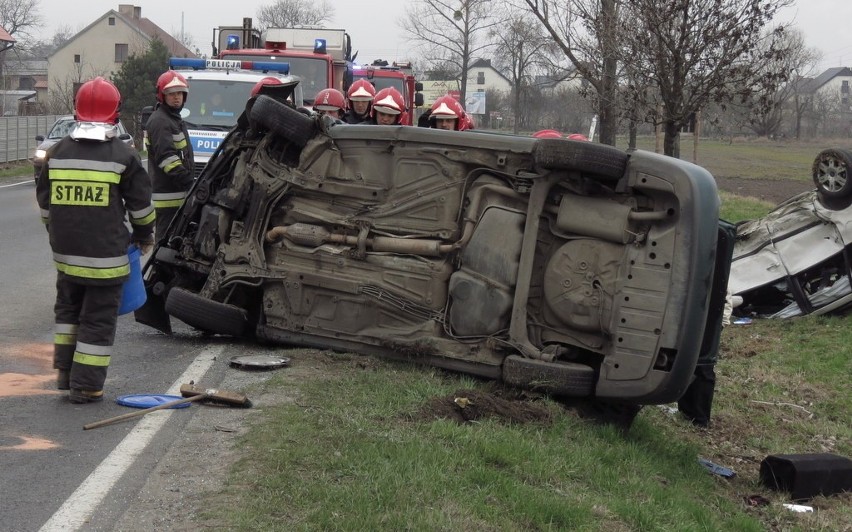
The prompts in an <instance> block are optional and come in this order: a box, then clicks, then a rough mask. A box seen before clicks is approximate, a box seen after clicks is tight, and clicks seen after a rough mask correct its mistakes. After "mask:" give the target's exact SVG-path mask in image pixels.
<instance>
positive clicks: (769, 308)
mask: <svg viewBox="0 0 852 532" xmlns="http://www.w3.org/2000/svg"><path fill="white" fill-rule="evenodd" d="M850 168H852V152H850V151H847V150H841V149H830V150H824V151H822V152H820V153H819V154H818V155H817V156H816V158H815V159H814V164H813V182H814V185H815V187H816V188H815V189H814V190H812V191H809V192H804V193H802V194H798V195H796V196H794V197H792V198H790V199H788V200H786V201H784V202H783V203H781V204H780V205H778V206H777V207H776V208H775V209H773V210H772V211H771V212H770V213H769V214H767V215H766V216H764V217H762V218H759V219H757V220H751V221H748V222H746V223H743V224H740V225H739V226H738V227H737V236H736V241H735V244H734V254H733V259H732V262H731V274H730V279H729V284H728V288H729V290H730V292H731V294H732V295H733V296H736V297H735V298H734V299H735V300H736V301H737V302H738V303H739V304H738V306H737V308H735V309H734V314H735V315H737V316H743V317H760V318H790V317H794V316H802V315H805V314H826V313H829V312H836V311H843V310H845V309H847V308H848V307H849V305H850V304H852V284H850V279H852V207H850V205H852V181H849V179H848V177H849V176H848V173H849V170H850Z"/></svg>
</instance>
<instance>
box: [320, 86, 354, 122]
mask: <svg viewBox="0 0 852 532" xmlns="http://www.w3.org/2000/svg"><path fill="white" fill-rule="evenodd" d="M314 111H316V112H317V113H319V114H320V115H328V116H330V117H332V118H337V119H338V120H339V119H342V118H343V113H345V112H346V97H345V96H343V93H342V92H340V91H339V90H337V89H323V90H321V91H319V92H318V93H317V95H316V96H315V97H314Z"/></svg>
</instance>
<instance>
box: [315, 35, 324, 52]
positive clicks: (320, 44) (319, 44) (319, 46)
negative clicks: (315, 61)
mask: <svg viewBox="0 0 852 532" xmlns="http://www.w3.org/2000/svg"><path fill="white" fill-rule="evenodd" d="M314 53H315V54H324V53H325V39H314Z"/></svg>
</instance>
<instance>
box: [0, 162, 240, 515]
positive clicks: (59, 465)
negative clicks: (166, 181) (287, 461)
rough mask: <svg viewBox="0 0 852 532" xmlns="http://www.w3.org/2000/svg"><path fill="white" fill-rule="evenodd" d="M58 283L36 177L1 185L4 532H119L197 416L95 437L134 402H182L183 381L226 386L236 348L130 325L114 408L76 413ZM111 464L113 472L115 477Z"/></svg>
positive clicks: (154, 418)
mask: <svg viewBox="0 0 852 532" xmlns="http://www.w3.org/2000/svg"><path fill="white" fill-rule="evenodd" d="M55 278H56V272H55V269H54V267H53V264H52V261H51V255H50V249H49V245H48V239H47V233H46V231H45V230H44V227H43V226H42V224H41V221H40V219H39V211H38V207H37V205H36V202H35V189H34V185H33V183H32V178H31V177H30V176H26V177H22V178H21V180H20V183H17V184H16V183H15V182H10V181H8V180H6V181H4V182H3V183H0V309H2V311H0V331H2V332H3V333H4V334H3V335H2V336H0V471H2V475H0V516H2V524H0V529H2V530H4V531H31V530H40V529H42V530H73V529H75V528H78V527H81V526H82V527H85V528H87V529H89V524H92V519H93V517H92V516H96V517H97V522H98V529H99V530H101V529H103V530H106V529H111V527H110V522H109V520H110V519H111V518H112V517H111V516H114V517H115V518H116V519H117V518H118V517H120V515H121V513H122V505H124V504H126V503H127V500H128V494H133V493H135V492H137V491H139V489H140V487H141V486H143V485H144V484H145V482H146V479H147V476H148V475H149V474H150V472H151V471H153V469H154V466H155V465H156V463H157V460H158V457H159V456H161V455H162V454H164V453H165V452H166V451H167V450H168V449H169V447H170V446H171V445H173V444H174V442H175V441H176V438H177V437H178V436H179V435H180V433H181V430H182V428H183V427H184V426H185V425H186V424H187V423H189V421H190V419H191V418H192V416H194V415H195V413H194V412H195V411H198V410H199V408H198V407H195V406H193V407H190V408H187V409H181V410H171V411H168V412H160V413H157V414H151V415H149V416H145V417H144V418H139V420H133V421H129V422H123V423H120V424H116V425H111V426H108V427H102V428H98V429H94V430H88V431H84V430H83V428H82V427H83V425H84V424H87V423H91V422H94V421H97V420H100V419H105V418H108V417H112V416H116V415H119V414H124V413H127V412H128V411H130V410H129V409H128V408H127V407H123V406H119V405H117V404H116V403H115V401H114V400H115V398H116V397H118V396H119V395H124V394H143V393H145V394H148V393H167V392H169V393H176V394H178V395H179V391H178V388H177V387H178V386H179V385H180V383H181V382H186V381H182V379H187V380H188V379H190V378H192V379H197V380H196V382H197V383H198V384H200V385H203V386H204V387H210V386H212V387H215V386H219V383H220V382H221V380H222V379H223V376H224V375H225V373H226V371H227V364H226V362H224V361H226V360H227V358H228V357H229V356H230V355H229V354H228V352H229V351H234V350H237V349H239V347H238V346H235V345H231V344H230V343H228V342H227V341H217V339H211V338H208V337H204V336H202V335H200V334H199V333H197V332H196V331H194V330H192V329H190V328H188V327H186V326H184V325H183V324H180V323H179V322H175V323H174V324H173V325H174V327H175V334H174V335H172V336H166V335H163V334H161V333H159V332H157V331H155V330H153V329H150V328H148V327H145V326H142V325H139V324H137V323H136V322H135V321H134V320H133V315H132V314H129V315H125V316H122V317H120V318H119V324H118V331H117V335H116V341H115V351H114V354H113V357H112V365H111V366H110V368H109V374H108V377H107V381H106V386H105V391H106V400H105V401H104V402H103V403H99V404H89V405H73V404H71V403H69V402H68V400H67V396H66V394H67V392H59V391H58V390H56V389H55V370H54V369H53V368H52V357H53V302H54V297H55ZM104 460H107V462H106V463H105V465H104Z"/></svg>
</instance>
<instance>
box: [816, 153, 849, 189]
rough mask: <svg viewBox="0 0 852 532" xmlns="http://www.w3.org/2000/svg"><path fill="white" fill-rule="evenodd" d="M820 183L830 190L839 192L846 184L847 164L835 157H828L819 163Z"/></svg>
mask: <svg viewBox="0 0 852 532" xmlns="http://www.w3.org/2000/svg"><path fill="white" fill-rule="evenodd" d="M817 177H818V179H819V184H820V186H821V187H822V188H824V189H825V190H827V191H829V192H837V191H839V190H840V189H842V188H843V187H844V186H846V178H847V175H846V165H844V164H842V163H840V162H839V161H838V160H837V159H835V158H834V157H828V158H826V159H824V160H822V161H820V163H819V175H818V176H817Z"/></svg>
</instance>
